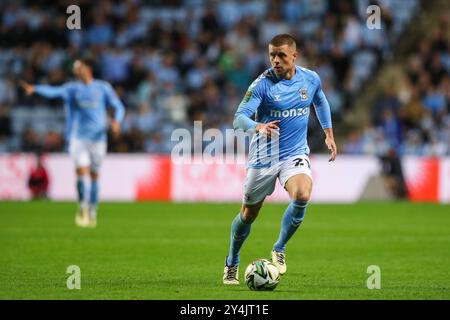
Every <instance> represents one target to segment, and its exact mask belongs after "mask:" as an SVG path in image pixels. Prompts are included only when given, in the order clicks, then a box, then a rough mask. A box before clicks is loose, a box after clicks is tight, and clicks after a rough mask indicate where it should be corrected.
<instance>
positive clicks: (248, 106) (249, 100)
mask: <svg viewBox="0 0 450 320" xmlns="http://www.w3.org/2000/svg"><path fill="white" fill-rule="evenodd" d="M264 78H265V75H264V74H262V75H260V76H259V77H258V78H257V79H256V80H255V81H253V83H252V84H251V85H250V86H249V87H248V90H247V92H246V93H245V96H244V98H243V99H242V101H241V103H240V104H239V107H238V109H237V111H236V113H235V115H234V121H233V127H234V128H235V129H242V130H244V131H248V130H252V129H255V127H256V125H257V122H256V121H254V120H253V119H252V118H251V116H252V115H254V114H255V113H256V111H257V110H258V107H259V106H260V105H261V103H262V102H263V100H264V81H262V80H263V79H264Z"/></svg>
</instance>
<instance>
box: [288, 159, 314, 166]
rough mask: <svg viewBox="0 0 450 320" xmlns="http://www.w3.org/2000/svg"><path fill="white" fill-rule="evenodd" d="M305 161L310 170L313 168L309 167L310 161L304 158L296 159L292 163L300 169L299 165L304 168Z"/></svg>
mask: <svg viewBox="0 0 450 320" xmlns="http://www.w3.org/2000/svg"><path fill="white" fill-rule="evenodd" d="M303 160H305V161H306V163H307V164H308V168H311V166H310V165H309V161H308V160H307V159H303V158H295V159H294V160H292V161H294V162H295V165H294V166H296V167H298V166H299V165H300V166H304V165H305V164H304V163H303Z"/></svg>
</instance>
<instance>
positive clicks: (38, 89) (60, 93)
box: [20, 81, 67, 98]
mask: <svg viewBox="0 0 450 320" xmlns="http://www.w3.org/2000/svg"><path fill="white" fill-rule="evenodd" d="M20 86H21V87H22V88H23V90H24V91H25V93H26V94H27V95H32V94H33V93H36V94H39V95H41V96H44V97H46V98H64V97H65V95H66V94H67V85H62V86H49V85H45V84H42V85H33V84H29V83H27V82H25V81H21V82H20Z"/></svg>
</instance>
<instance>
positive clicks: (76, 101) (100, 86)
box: [35, 80, 125, 141]
mask: <svg viewBox="0 0 450 320" xmlns="http://www.w3.org/2000/svg"><path fill="white" fill-rule="evenodd" d="M35 92H36V93H37V94H40V95H42V96H44V97H47V98H62V99H63V100H64V106H65V109H66V138H68V139H74V138H75V139H80V140H89V141H106V138H107V134H106V132H107V129H108V114H107V107H109V106H110V107H112V108H113V109H114V118H115V120H117V121H119V122H120V121H122V119H123V117H124V114H125V108H124V106H123V104H122V102H121V101H120V99H119V98H118V96H117V94H116V93H115V91H114V89H113V88H112V86H111V85H110V84H109V83H108V82H106V81H102V80H93V81H92V82H91V83H89V84H85V83H83V82H81V81H74V82H67V83H65V84H63V85H61V86H49V85H37V86H36V87H35Z"/></svg>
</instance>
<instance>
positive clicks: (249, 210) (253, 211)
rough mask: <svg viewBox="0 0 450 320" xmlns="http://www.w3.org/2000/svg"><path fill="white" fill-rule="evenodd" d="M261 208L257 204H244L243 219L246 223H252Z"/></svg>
mask: <svg viewBox="0 0 450 320" xmlns="http://www.w3.org/2000/svg"><path fill="white" fill-rule="evenodd" d="M259 209H260V207H259V206H255V205H243V206H242V210H241V212H242V220H243V221H244V222H245V223H252V222H253V221H255V219H256V217H257V216H258V213H259Z"/></svg>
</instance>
